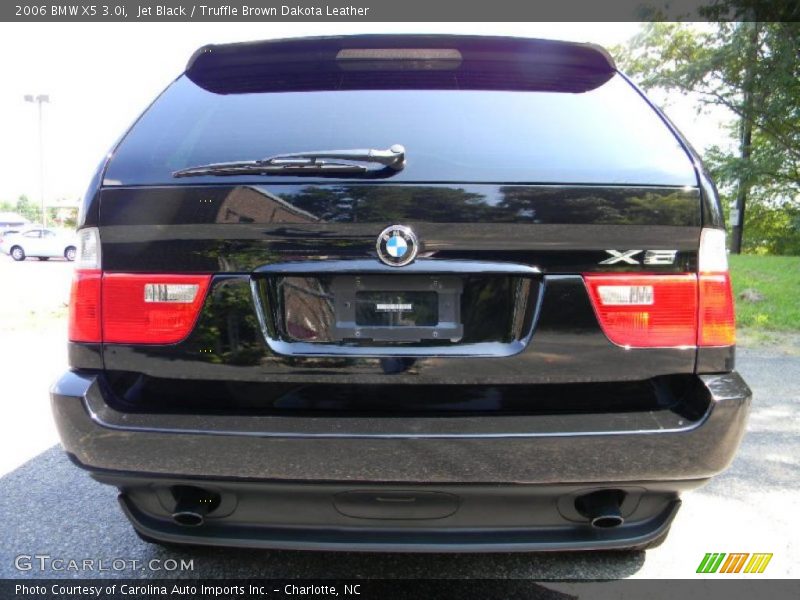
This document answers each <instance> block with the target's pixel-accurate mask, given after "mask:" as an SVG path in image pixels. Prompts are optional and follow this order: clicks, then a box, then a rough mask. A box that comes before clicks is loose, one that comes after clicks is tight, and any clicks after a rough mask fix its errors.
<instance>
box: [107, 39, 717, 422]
mask: <svg viewBox="0 0 800 600" xmlns="http://www.w3.org/2000/svg"><path fill="white" fill-rule="evenodd" d="M331 39H334V40H336V41H335V42H332V41H331ZM331 39H324V40H321V41H320V40H306V41H305V42H304V43H305V44H306V45H305V46H303V45H302V44H301V45H300V46H296V45H294V46H293V45H291V44H289V43H288V42H287V43H285V44H284V45H283V46H281V45H280V44H281V43H278V42H271V43H266V44H263V45H260V46H259V45H250V46H241V47H237V46H231V47H221V48H220V47H212V48H211V49H208V50H206V51H204V52H201V53H199V54H198V55H197V56H196V57H195V59H194V60H193V61H192V63H190V67H189V69H188V72H187V74H186V75H185V76H183V77H181V78H179V79H178V80H177V81H176V82H175V83H174V84H173V85H172V86H171V87H170V88H169V89H168V90H167V91H166V92H165V93H164V94H163V95H162V96H161V97H160V98H159V99H158V100H157V101H156V102H155V103H154V105H153V106H152V107H151V108H150V109H149V110H148V112H147V113H145V115H144V116H143V117H142V118H141V119H140V121H139V122H138V123H137V124H136V125H135V126H134V127H133V129H132V130H131V131H130V132H129V133H128V135H127V136H126V137H125V138H124V139H123V141H122V143H121V144H120V146H119V147H118V148H117V150H116V152H115V154H114V156H113V157H112V159H111V161H110V163H109V165H108V167H107V169H106V171H105V177H104V181H103V186H102V190H101V192H100V194H99V196H98V199H99V200H98V212H97V223H98V224H99V232H100V238H101V240H102V253H103V259H102V260H103V265H102V266H103V271H104V273H105V274H106V276H109V275H110V274H116V275H118V276H121V277H124V276H125V274H147V275H153V276H156V275H165V274H166V275H172V276H176V277H177V276H180V275H187V274H196V275H207V276H209V277H210V280H209V286H208V289H207V291H204V292H203V295H202V302H199V304H198V312H197V316H196V321H195V322H194V323H193V324H192V326H191V328H190V331H189V333H188V334H187V336H186V337H185V338H184V339H182V340H180V341H178V342H177V343H147V344H143V343H125V341H124V340H116V341H115V342H114V343H105V344H103V346H102V359H103V362H104V367H105V369H106V372H107V376H108V380H109V382H110V385H111V386H112V388H113V389H114V390H115V391H116V392H117V395H118V396H119V397H120V399H121V402H122V403H124V404H127V406H128V407H129V408H137V407H139V408H141V407H143V406H147V407H149V408H148V409H152V407H154V406H159V403H165V404H162V405H161V406H162V407H163V406H169V407H170V410H172V409H175V407H176V406H178V405H181V406H182V407H183V409H186V410H193V409H195V408H197V406H199V405H201V404H203V402H205V401H207V402H208V405H209V406H211V407H212V408H214V409H225V408H226V407H227V408H231V407H237V408H242V407H251V408H252V407H264V406H268V407H270V408H273V409H274V408H276V407H278V408H280V407H281V406H283V407H287V406H288V407H302V408H304V409H307V408H309V407H312V408H317V409H319V408H320V406H328V407H334V408H335V407H336V406H340V405H341V404H342V403H341V401H340V400H336V398H338V397H339V396H338V395H337V394H339V392H342V390H345V391H347V390H349V392H347V393H349V395H350V398H351V399H352V398H353V397H354V396H353V388H352V387H349V386H353V385H362V386H367V385H372V386H379V387H377V388H375V389H374V390H373V392H374V393H373V392H371V393H370V394H368V395H371V397H372V398H378V397H380V395H381V394H382V393H383V392H386V391H387V389H388V386H387V384H391V385H394V384H416V385H417V387H416V389H417V391H418V394H419V395H420V398H422V397H425V398H428V400H427V401H426V402H428V403H430V404H434V405H437V406H438V405H440V404H441V400H442V399H441V398H438V399H437V395H438V394H437V392H436V391H435V390H436V386H440V385H441V384H449V385H453V386H466V385H473V386H474V385H480V386H482V387H481V388H480V389H482V390H484V391H485V392H486V393H485V394H483V396H482V400H481V403H482V404H481V405H482V406H484V407H485V406H492V400H491V398H492V397H495V398H502V400H500V401H498V402H496V403H495V404H496V406H500V407H508V406H510V405H512V404H514V405H516V404H515V403H518V402H523V403H524V402H525V400H524V396H525V394H522V395H520V394H519V393H518V392H519V390H521V389H523V388H522V387H520V386H547V385H549V384H556V383H557V384H571V385H575V386H580V385H582V384H586V383H593V384H598V385H599V386H600V387H597V388H593V391H592V392H591V393H593V394H596V395H597V396H598V398H601V397H602V401H604V402H611V403H613V402H615V401H617V402H618V401H620V397H621V396H624V395H625V394H624V393H623V392H618V393H617V394H616V400H615V399H614V397H615V394H614V393H610V394H607V393H606V392H604V391H603V389H602V384H603V383H604V382H619V381H629V382H634V385H642V386H644V387H646V388H647V389H648V390H650V391H649V392H648V393H649V396H648V397H649V398H651V399H653V401H654V402H656V403H657V402H658V401H659V394H660V392H659V391H658V390H659V389H660V388H659V385H661V384H664V385H666V387H668V388H670V386H672V383H670V382H671V381H672V380H671V379H670V378H674V376H676V375H680V374H691V373H693V372H694V370H695V362H696V358H697V349H696V344H695V343H692V342H694V339H692V340H690V341H689V343H686V342H685V341H681V342H680V343H665V344H663V345H661V346H659V347H637V346H638V345H640V344H637V343H635V342H634V343H629V342H626V341H625V340H624V339H622V338H619V339H617V338H615V333H614V327H619V323H621V322H622V323H628V324H631V326H633V327H640V328H641V327H644V328H650V327H653V326H655V325H658V319H659V318H660V317H659V315H658V314H656V312H654V311H655V307H654V308H653V310H651V309H650V308H641V307H639V308H640V310H639V309H637V311H638V312H634V311H632V310H627V312H626V309H621V310H618V311H616V313H614V314H611V315H610V316H609V315H605V316H603V319H604V323H602V324H601V322H600V320H599V319H598V315H600V312H598V308H597V306H593V303H592V296H591V295H590V292H589V289H588V288H587V281H588V282H591V278H590V277H589V278H588V279H587V276H590V275H591V274H601V273H605V274H613V273H620V274H624V273H627V274H632V273H637V274H642V275H644V276H647V277H650V276H653V275H674V276H675V277H676V278H678V279H676V280H669V282H670V283H669V285H672V284H673V282H678V285H677V287H674V289H673V288H670V289H671V290H672V291H670V292H669V294H672V295H671V296H669V297H670V298H672V299H673V301H674V302H676V303H678V304H680V303H681V302H683V304H684V305H683V312H684V313H686V314H688V315H689V317H690V318H691V319H695V320H696V313H697V310H696V295H697V294H696V287H694V288H692V289H693V290H695V291H694V292H691V291H690V292H688V293H686V291H687V290H688V288H681V287H680V281H679V279H680V278H681V277H684V278H686V277H687V275H686V274H689V275H688V277H689V278H690V279H692V280H693V278H694V277H695V274H696V272H697V267H698V265H697V261H698V246H699V240H700V232H701V227H702V226H703V210H702V196H701V192H700V190H699V188H698V181H697V174H696V172H695V168H694V164H693V163H692V160H691V159H690V157H689V155H688V154H687V151H686V150H685V149H684V147H682V145H681V143H680V141H679V140H678V139H677V138H676V136H675V134H674V133H673V132H672V131H671V130H670V129H669V128H668V127H667V125H666V124H665V122H664V121H663V120H662V119H661V117H660V116H659V115H658V114H657V113H656V112H655V111H654V110H653V109H652V108H651V107H650V106H649V105H648V104H647V103H646V102H645V101H644V100H643V99H642V97H641V96H640V95H639V94H638V93H637V91H636V90H635V89H633V88H632V87H631V86H630V84H629V83H628V82H627V81H625V80H624V79H623V78H622V77H621V76H620V75H619V74H616V73H615V71H614V68H613V64H612V63H611V62H610V61H609V59H608V57H607V56H606V55H604V54H602V53H601V52H599V51H598V50H597V49H594V48H592V47H587V46H581V45H571V44H555V43H551V42H536V43H533V42H530V43H529V44H528V45H527V46H526V44H525V41H521V40H513V41H509V40H497V39H493V38H430V37H416V38H415V37H413V36H412V37H403V38H400V37H391V36H389V37H381V38H374V37H369V36H367V37H365V38H331ZM315 44H316V46H315ZM350 47H352V48H354V49H357V50H362V51H363V50H364V49H365V48H366V49H367V50H369V49H370V48H373V49H374V48H378V49H381V50H386V49H387V48H388V49H394V50H395V51H396V50H397V49H398V48H412V49H413V48H415V47H416V48H417V49H419V48H427V49H428V50H426V52H428V54H427V55H422V58H420V56H421V55H419V54H416V55H413V56H410V55H402V54H401V55H400V58H397V57H396V60H394V62H392V61H391V60H388V61H387V59H386V54H385V52H384V53H373V54H369V53H367V54H363V53H362V54H358V53H355V54H352V53H351V54H347V53H344V54H343V51H344V50H347V49H348V48H350ZM448 48H449V49H454V50H455V51H457V52H458V56H459V58H458V60H455V59H454V58H453V56H454V55H452V54H441V53H440V54H436V53H435V52H433V50H435V49H438V50H442V49H445V50H447V49H448ZM432 49H433V50H432ZM390 54H391V53H390ZM343 56H345V57H346V59H343V58H342V57H343ZM354 56H355V57H356V59H357V60H353V57H354ZM376 56H378V57H379V59H376V58H375V57H376ZM287 57H288V58H287ZM347 57H349V58H347ZM531 57H533V58H531ZM286 61H289V62H290V63H291V65H290V66H291V67H292V68H289V67H287V66H286V64H288V63H286ZM398 65H400V66H401V67H402V68H398ZM298 90H303V91H298ZM396 143H400V144H403V145H404V146H405V147H406V151H407V157H408V163H407V166H406V168H405V169H403V170H402V171H400V172H399V173H396V174H395V175H393V176H392V177H391V178H388V179H381V180H358V179H345V178H335V177H334V178H319V177H317V178H314V177H299V176H289V177H260V176H252V175H250V176H245V175H239V176H233V177H225V178H221V177H213V176H203V177H197V178H192V179H175V178H174V177H173V176H172V172H173V171H175V170H178V169H182V168H186V167H189V166H192V165H197V164H206V163H213V162H220V161H230V160H250V159H254V158H261V157H264V156H269V155H273V154H279V153H285V152H300V151H307V150H312V149H313V150H322V149H334V148H357V147H374V148H385V147H389V146H391V145H392V144H396ZM391 225H403V226H407V227H410V228H411V229H412V230H413V231H414V233H415V234H416V236H417V238H418V240H419V254H418V257H417V260H416V261H415V262H413V263H411V264H410V265H408V266H404V267H392V266H386V265H384V264H383V263H382V262H381V261H380V260H378V256H377V252H376V242H377V240H378V237H379V234H380V233H381V231H382V230H384V228H386V227H387V226H391ZM159 281H162V280H161V279H158V280H156V279H154V284H156V283H158V282H159ZM176 281H177V280H176ZM653 281H656V280H651V279H642V280H637V282H635V283H634V284H632V285H629V286H627V288H626V290H627V291H626V292H625V293H626V294H630V295H631V297H634V295H636V297H637V298H639V297H641V296H642V294H645V295H646V294H647V293H651V294H652V283H653ZM656 285H660V283H659V282H658V281H656ZM692 285H695V286H696V284H692ZM648 288H650V292H647V289H648ZM679 288H680V289H679ZM673 292H674V293H673ZM593 293H601V294H602V293H606V292H604V291H603V290H600V291H598V288H593ZM660 293H661V292H659V295H660ZM669 294H668V295H669ZM676 294H677V295H676ZM681 294H683V295H681ZM692 295H693V296H692ZM676 299H677V300H676ZM651 300H652V298H651ZM650 303H652V302H650ZM613 304H614V303H613V302H612V305H613ZM641 304H645V305H646V304H648V300H647V299H646V298H645V300H644V301H643V302H642V303H641ZM656 304H657V303H656ZM378 305H382V306H384V307H387V306H388V307H389V309H386V310H388V312H386V310H384V309H379V308H378ZM412 305H413V307H414V308H413V309H411V308H410V307H411V306H412ZM595 305H597V300H595ZM398 307H400V308H398ZM403 307H409V308H403ZM606 312H609V311H606ZM611 312H614V311H611ZM617 313H619V314H617ZM623 313H625V314H623ZM603 314H605V313H603ZM692 323H694V321H693V322H692ZM692 323H689V324H688V325H686V324H685V325H686V326H687V327H688V326H693V327H694V326H696V324H695V325H693V324H692ZM654 324H655V325H654ZM667 325H668V326H669V325H670V324H667ZM387 326H391V327H387ZM685 332H686V329H685V328H684V333H685ZM672 333H674V332H672ZM670 335H671V333H670ZM665 339H668V340H675V339H681V340H685V339H686V337H685V336H684V337H683V338H679V337H677V338H676V337H671V338H670V337H668V338H665ZM695 339H696V336H695ZM612 340H613V341H612ZM198 382H199V383H198ZM653 382H655V383H653ZM664 382H666V383H664ZM314 386H317V387H314ZM325 386H328V387H325ZM330 386H333V387H330ZM337 386H338V387H337ZM491 386H500V387H495V388H493V389H496V390H499V391H498V392H497V394H495V396H492V393H491V392H490V391H489V387H491ZM503 386H505V387H503ZM509 386H511V387H509ZM452 389H453V390H456V389H457V390H459V391H458V392H457V393H455V392H454V397H453V398H452V402H453V403H454V404H455V405H456V406H461V407H463V406H467V405H470V404H469V402H470V401H469V396H470V393H471V392H470V391H469V389H468V388H452ZM529 389H532V388H529ZM541 389H544V388H541ZM670 389H672V388H670ZM309 390H311V391H310V392H309ZM375 390H377V391H375ZM515 390H516V391H515ZM551 390H552V388H551ZM654 390H655V391H654ZM673 391H674V390H673ZM515 394H516V395H515ZM604 394H605V395H604ZM345 395H347V394H345ZM632 395H634V396H635V395H636V393H635V390H633V392H632ZM545 396H546V394H540V397H541V398H542V400H541V401H542V402H545V400H544V399H543V398H544V397H545ZM551 396H552V394H551ZM548 397H550V396H548ZM553 397H555V396H553ZM180 398H183V399H185V402H184V403H183V404H181V402H183V401H178V400H176V399H180ZM325 398H329V399H330V403H329V404H326V403H325ZM487 398H488V400H487ZM520 398H523V399H522V400H520ZM598 401H600V400H598ZM320 403H321V404H320ZM464 403H466V404H464ZM545 403H546V402H545ZM368 404H369V402H368ZM362 408H363V406H362Z"/></svg>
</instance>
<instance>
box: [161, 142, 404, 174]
mask: <svg viewBox="0 0 800 600" xmlns="http://www.w3.org/2000/svg"><path fill="white" fill-rule="evenodd" d="M331 159H333V160H331ZM363 162H367V163H378V164H381V165H383V166H384V167H386V168H385V169H379V170H377V171H376V170H374V169H373V170H369V169H367V167H365V166H364V165H360V164H357V163H363ZM404 166H405V148H403V146H401V145H399V144H396V145H394V146H392V147H391V148H389V149H388V150H375V149H373V148H369V149H364V150H360V149H359V150H322V151H318V152H295V153H291V154H277V155H275V156H270V157H269V158H264V159H262V160H249V161H240V162H223V163H210V164H207V165H199V166H196V167H188V168H186V169H181V170H179V171H175V172H174V173H173V174H172V176H173V177H193V176H201V175H248V174H250V175H252V174H256V175H317V174H322V175H347V174H363V173H369V174H375V175H377V174H379V173H381V172H383V171H389V173H385V174H383V176H388V175H389V174H391V173H394V172H397V171H399V170H401V169H402V168H403V167H404Z"/></svg>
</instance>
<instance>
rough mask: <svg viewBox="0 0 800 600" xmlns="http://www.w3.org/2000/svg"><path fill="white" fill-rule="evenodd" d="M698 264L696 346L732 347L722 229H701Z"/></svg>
mask: <svg viewBox="0 0 800 600" xmlns="http://www.w3.org/2000/svg"><path fill="white" fill-rule="evenodd" d="M698 263H699V264H698V267H699V268H698V270H699V271H700V273H699V275H698V277H699V283H700V329H699V331H698V334H697V345H698V346H732V345H733V344H735V343H736V316H735V311H734V306H733V291H732V290H731V278H730V275H729V274H728V255H727V254H726V252H725V232H724V231H723V230H721V229H703V231H702V233H701V234H700V254H699V258H698Z"/></svg>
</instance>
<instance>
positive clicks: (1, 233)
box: [0, 227, 20, 246]
mask: <svg viewBox="0 0 800 600" xmlns="http://www.w3.org/2000/svg"><path fill="white" fill-rule="evenodd" d="M19 231H20V230H19V229H18V228H13V227H11V228H8V229H0V246H1V245H2V244H3V239H4V238H6V237H7V236H12V235H14V234H17V233H19Z"/></svg>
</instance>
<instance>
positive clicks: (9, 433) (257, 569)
mask: <svg viewBox="0 0 800 600" xmlns="http://www.w3.org/2000/svg"><path fill="white" fill-rule="evenodd" d="M69 269H70V265H68V264H64V263H61V264H59V263H53V262H48V263H36V262H32V261H26V262H25V263H20V264H13V263H11V262H10V261H9V260H8V259H7V257H5V256H0V281H3V282H8V281H9V280H12V279H13V281H14V282H15V283H14V285H13V286H12V287H13V288H14V289H13V290H11V289H10V288H9V291H6V290H4V291H3V294H2V295H0V342H2V343H0V381H2V389H3V394H2V403H0V457H1V458H0V577H25V578H52V577H71V578H74V577H113V576H120V577H126V578H128V577H131V578H134V577H135V578H150V577H156V578H160V577H165V576H168V577H181V578H196V577H265V578H304V579H306V578H334V577H358V578H361V577H363V578H462V577H481V578H516V579H593V578H602V579H617V578H631V577H634V578H635V577H647V578H690V577H695V576H696V575H695V570H696V568H697V565H698V563H699V562H700V560H701V559H702V557H703V555H704V554H705V553H706V552H771V553H773V554H774V557H773V559H772V561H771V563H770V564H769V567H768V568H767V570H766V571H765V573H764V574H763V577H775V578H778V577H781V578H786V577H797V576H798V575H800V567H798V565H800V550H799V549H798V545H797V542H796V540H797V539H798V537H800V513H799V512H798V493H797V491H798V489H800V435H798V434H800V419H798V412H800V410H799V409H800V351H796V349H794V348H791V347H788V348H787V347H785V346H783V347H775V348H770V347H762V348H740V349H739V353H738V368H739V370H740V371H741V372H742V373H743V375H744V377H745V379H746V380H747V381H748V383H749V384H750V386H751V387H752V388H753V390H754V393H755V398H754V402H753V410H752V413H751V417H750V424H749V428H748V433H747V435H746V436H745V439H744V442H743V444H742V447H741V449H740V451H739V453H738V455H737V457H736V459H735V461H734V463H733V465H732V466H731V467H730V469H729V470H728V471H726V472H725V473H724V474H722V475H720V476H718V477H717V478H715V479H714V480H713V481H712V482H711V483H710V484H709V485H707V486H705V487H703V488H701V489H699V490H696V491H693V492H691V493H687V494H685V495H684V497H683V500H684V503H683V507H682V509H681V511H680V512H679V513H678V516H677V518H676V520H675V523H674V524H673V527H672V532H671V533H670V537H669V538H668V539H667V541H666V542H665V543H664V545H663V546H661V547H660V548H657V549H654V550H650V551H648V552H646V553H645V552H570V553H566V552H557V553H523V554H466V555H453V554H434V555H413V554H377V553H328V552H282V551H251V550H233V549H212V548H187V549H165V548H162V547H159V546H154V545H150V544H146V543H144V542H142V541H140V540H139V539H138V538H137V537H136V536H135V534H134V533H133V531H132V529H131V528H130V526H129V525H128V523H127V521H126V520H125V518H124V516H123V515H122V512H121V511H120V509H119V507H118V505H117V502H116V491H115V490H114V489H113V488H110V487H106V486H103V485H100V484H98V483H96V482H94V481H93V480H91V479H90V478H89V476H88V475H87V474H86V473H85V472H83V471H81V470H79V469H78V468H76V467H75V466H73V465H72V464H71V463H70V462H69V461H68V460H67V459H66V458H65V456H64V455H63V453H62V452H61V450H60V447H59V446H58V443H57V442H58V440H57V436H56V434H55V429H54V427H53V424H52V419H51V417H50V411H49V399H48V396H47V389H48V386H49V384H50V382H51V381H52V380H53V379H54V378H55V377H56V376H57V375H58V373H59V372H60V371H61V370H63V369H64V368H65V364H66V352H65V345H64V339H65V334H66V332H65V324H64V314H65V313H64V310H63V303H64V302H65V300H66V297H67V296H66V294H67V286H68V281H69ZM37 555H38V556H48V557H50V558H40V559H36V558H30V559H27V558H25V557H28V556H29V557H34V556H37ZM20 557H22V558H20ZM56 559H63V560H64V562H63V563H55V565H58V566H61V567H62V569H61V570H58V569H55V570H54V563H53V561H54V560H56ZM115 559H116V560H117V562H114V561H115ZM170 559H174V560H175V561H177V563H173V562H172V561H171V560H170ZM70 560H72V561H78V562H80V563H83V561H84V560H90V561H94V562H93V563H92V564H93V568H92V569H82V570H77V571H76V570H72V569H71V568H70V563H69V561H70ZM100 561H103V562H102V563H100ZM181 561H183V563H184V565H183V567H181V564H180V563H181ZM42 564H45V565H49V566H47V567H46V568H40V565H42ZM83 564H84V565H85V564H86V563H83ZM101 564H102V566H103V567H105V568H106V569H107V570H103V571H101V570H99V569H100V568H101ZM190 565H191V568H190ZM28 567H30V568H28ZM175 567H177V568H175ZM173 568H175V570H173Z"/></svg>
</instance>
